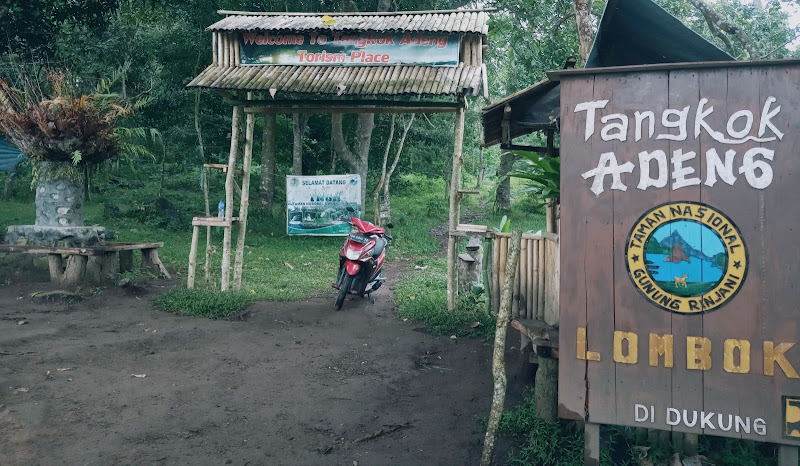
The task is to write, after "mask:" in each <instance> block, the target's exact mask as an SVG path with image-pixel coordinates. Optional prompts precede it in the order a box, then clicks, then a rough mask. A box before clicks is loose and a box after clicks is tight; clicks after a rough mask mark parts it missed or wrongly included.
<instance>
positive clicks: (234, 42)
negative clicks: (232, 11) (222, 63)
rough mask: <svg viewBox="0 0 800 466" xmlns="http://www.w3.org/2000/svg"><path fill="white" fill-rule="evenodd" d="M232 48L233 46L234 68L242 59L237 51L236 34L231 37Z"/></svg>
mask: <svg viewBox="0 0 800 466" xmlns="http://www.w3.org/2000/svg"><path fill="white" fill-rule="evenodd" d="M232 46H233V56H234V58H233V65H234V66H239V65H240V64H241V63H242V57H241V56H240V55H239V54H240V51H239V33H238V32H237V33H235V34H234V35H233V41H232Z"/></svg>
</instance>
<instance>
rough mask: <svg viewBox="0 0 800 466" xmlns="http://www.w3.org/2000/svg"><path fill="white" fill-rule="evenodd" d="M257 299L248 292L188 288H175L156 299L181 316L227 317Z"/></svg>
mask: <svg viewBox="0 0 800 466" xmlns="http://www.w3.org/2000/svg"><path fill="white" fill-rule="evenodd" d="M254 300H255V297H254V296H252V295H251V294H248V293H237V292H232V291H228V292H224V293H223V292H218V291H205V290H187V289H185V288H174V289H172V290H170V291H167V292H166V293H164V294H162V295H161V296H159V297H157V298H156V299H155V305H156V307H157V308H158V309H161V310H162V311H166V312H171V313H173V314H177V315H179V316H195V317H207V318H209V319H225V318H227V317H230V316H232V315H233V314H235V313H237V312H239V311H241V310H242V309H244V308H246V307H247V306H248V305H249V304H250V303H252V302H253V301H254Z"/></svg>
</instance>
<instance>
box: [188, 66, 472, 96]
mask: <svg viewBox="0 0 800 466" xmlns="http://www.w3.org/2000/svg"><path fill="white" fill-rule="evenodd" d="M482 72H483V71H482V68H481V67H480V66H467V65H464V64H460V65H459V66H455V67H430V66H403V65H396V66H340V67H334V66H245V67H229V66H214V65H212V66H209V67H208V68H206V69H205V70H203V72H202V73H200V75H199V76H197V77H196V78H194V79H193V80H192V82H190V83H189V85H188V86H189V87H204V88H210V89H228V90H248V91H257V90H269V89H277V90H278V91H279V92H290V93H299V94H313V93H315V94H331V95H359V96H370V95H371V96H378V95H404V94H405V95H409V94H411V95H453V94H455V95H466V94H472V95H478V93H479V92H480V89H481V83H482V79H483V75H482Z"/></svg>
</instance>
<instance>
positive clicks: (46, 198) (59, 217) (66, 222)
mask: <svg viewBox="0 0 800 466" xmlns="http://www.w3.org/2000/svg"><path fill="white" fill-rule="evenodd" d="M47 165H49V166H47ZM54 170H55V164H54V163H52V162H42V167H41V172H44V173H46V172H52V171H54ZM83 200H84V192H83V186H81V183H80V181H72V180H69V179H67V178H64V177H60V178H56V179H47V178H43V179H40V180H39V183H38V184H37V186H36V225H37V226H50V227H82V226H83V225H84V223H83V222H84V217H83Z"/></svg>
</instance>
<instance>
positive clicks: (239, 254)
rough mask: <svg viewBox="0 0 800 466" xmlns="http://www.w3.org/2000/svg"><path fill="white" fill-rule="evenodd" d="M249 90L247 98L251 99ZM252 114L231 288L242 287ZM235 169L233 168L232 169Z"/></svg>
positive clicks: (245, 144) (251, 115)
mask: <svg viewBox="0 0 800 466" xmlns="http://www.w3.org/2000/svg"><path fill="white" fill-rule="evenodd" d="M252 97H253V93H252V92H249V93H248V96H247V98H248V99H251V98H252ZM253 118H254V117H253V114H252V113H248V114H247V117H246V120H247V124H246V125H245V136H244V160H243V161H242V172H243V174H242V195H241V200H240V203H239V238H238V239H237V240H236V260H235V261H234V265H233V289H234V290H235V291H239V290H241V289H242V267H243V262H244V238H245V235H246V234H247V209H248V207H249V206H250V163H251V161H252V160H253V129H254V127H255V122H254V121H253ZM230 170H232V169H230ZM232 171H235V170H232Z"/></svg>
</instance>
